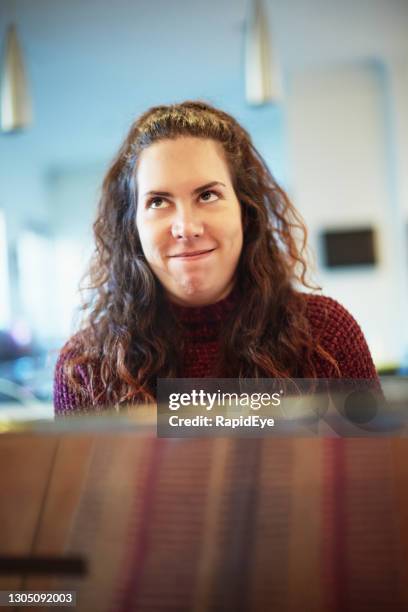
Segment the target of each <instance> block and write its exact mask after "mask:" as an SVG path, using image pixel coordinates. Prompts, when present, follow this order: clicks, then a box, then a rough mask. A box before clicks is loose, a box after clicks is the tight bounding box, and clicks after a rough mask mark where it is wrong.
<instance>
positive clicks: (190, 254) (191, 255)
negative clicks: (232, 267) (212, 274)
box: [170, 248, 215, 260]
mask: <svg viewBox="0 0 408 612" xmlns="http://www.w3.org/2000/svg"><path fill="white" fill-rule="evenodd" d="M213 251H215V248H214V249H205V250H201V251H185V252H184V253H177V254H176V255H170V258H171V259H182V260H190V259H201V258H203V257H207V255H210V254H211V253H212V252H213Z"/></svg>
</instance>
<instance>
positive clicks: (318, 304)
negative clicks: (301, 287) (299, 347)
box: [302, 293, 377, 378]
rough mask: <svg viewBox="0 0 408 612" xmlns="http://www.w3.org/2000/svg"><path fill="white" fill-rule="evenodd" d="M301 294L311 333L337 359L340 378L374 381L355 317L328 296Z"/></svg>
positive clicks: (365, 347) (373, 374) (369, 359)
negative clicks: (371, 379) (369, 379)
mask: <svg viewBox="0 0 408 612" xmlns="http://www.w3.org/2000/svg"><path fill="white" fill-rule="evenodd" d="M302 295H303V298H304V300H305V306H306V307H305V313H306V318H307V320H308V322H309V325H310V331H311V334H312V335H313V337H314V338H315V339H316V341H317V342H318V343H319V344H320V345H321V346H322V347H323V348H324V350H325V351H327V352H328V353H330V354H331V355H332V356H333V357H334V358H335V359H336V361H337V363H338V365H339V368H340V372H341V375H342V376H343V377H349V378H373V377H375V378H376V377H377V373H376V369H375V366H374V362H373V359H372V356H371V353H370V349H369V348H368V344H367V341H366V339H365V336H364V334H363V331H362V329H361V327H360V325H359V324H358V323H357V321H356V319H355V318H354V316H353V315H352V314H351V313H350V312H349V311H348V310H347V309H346V308H345V307H344V306H343V305H342V304H340V302H338V301H337V300H335V299H333V298H331V297H328V296H325V295H316V294H306V293H304V294H302Z"/></svg>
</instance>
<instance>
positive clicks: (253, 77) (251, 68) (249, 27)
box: [245, 0, 282, 105]
mask: <svg viewBox="0 0 408 612" xmlns="http://www.w3.org/2000/svg"><path fill="white" fill-rule="evenodd" d="M245 94H246V100H247V102H248V104H251V105H261V104H268V103H274V102H278V101H280V100H281V98H282V86H281V74H280V70H279V63H278V60H277V54H276V50H275V49H274V47H273V45H272V41H271V37H270V33H269V28H268V20H267V16H266V12H265V9H264V7H263V4H262V0H251V2H250V7H249V15H248V21H247V24H246V29H245Z"/></svg>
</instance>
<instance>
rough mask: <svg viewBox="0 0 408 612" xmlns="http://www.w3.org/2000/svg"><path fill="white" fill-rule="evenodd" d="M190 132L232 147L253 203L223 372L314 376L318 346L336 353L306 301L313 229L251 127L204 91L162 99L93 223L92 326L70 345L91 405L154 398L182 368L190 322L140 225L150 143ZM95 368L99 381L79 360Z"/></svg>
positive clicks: (247, 208)
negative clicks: (167, 288)
mask: <svg viewBox="0 0 408 612" xmlns="http://www.w3.org/2000/svg"><path fill="white" fill-rule="evenodd" d="M181 136H193V137H197V138H206V139H212V140H214V141H216V142H218V143H220V144H221V145H222V147H223V150H224V153H225V158H226V160H227V163H228V167H229V170H230V172H231V176H232V181H233V185H234V189H235V193H236V195H237V198H238V200H239V202H240V205H241V209H242V220H243V234H244V242H243V248H242V253H241V256H240V260H239V264H238V269H237V275H236V284H237V299H236V304H235V306H234V309H233V310H232V312H231V314H230V316H229V320H228V321H226V323H225V327H224V332H223V335H222V339H220V343H221V346H220V356H219V372H218V373H219V375H220V376H223V377H226V378H228V377H237V378H246V377H248V378H259V377H279V378H287V377H308V378H315V377H316V376H317V373H316V367H315V362H316V355H319V357H320V358H323V359H326V360H327V361H329V362H330V363H331V365H332V366H333V367H334V368H335V369H336V362H335V360H334V358H333V357H332V356H331V355H330V354H328V353H327V352H326V351H325V350H324V349H323V348H322V347H321V346H320V345H319V344H318V342H317V340H316V338H314V337H313V336H312V332H311V329H310V328H309V323H308V319H307V317H306V312H305V310H306V300H305V298H304V295H302V294H301V293H300V292H299V291H297V289H296V285H300V286H302V285H303V286H304V287H307V288H312V287H311V286H310V285H309V284H308V282H307V280H306V271H307V265H306V259H305V256H304V249H305V246H306V238H307V233H306V228H305V226H304V223H303V222H302V219H301V217H300V215H299V214H298V213H297V211H296V210H295V208H294V207H293V205H292V204H291V202H290V201H289V199H288V197H287V195H286V194H285V192H284V191H283V190H282V189H281V188H280V187H279V186H278V184H277V183H276V181H275V180H274V178H273V176H272V175H271V173H270V171H269V170H268V168H267V166H266V164H265V162H264V161H263V159H262V157H261V156H260V154H259V153H258V151H257V150H256V149H255V147H254V145H253V144H252V141H251V138H250V136H249V134H248V133H247V132H246V130H245V129H244V128H243V127H242V126H241V125H240V124H239V123H238V122H237V121H236V120H235V119H234V118H233V117H231V116H230V115H229V114H227V113H225V112H223V111H221V110H219V109H217V108H214V107H213V106H210V105H209V104H207V103H204V102H199V101H191V102H190V101H187V102H183V103H181V104H174V105H171V106H157V107H154V108H151V109H150V110H148V111H147V112H146V113H144V114H143V115H142V116H141V117H140V118H139V119H137V120H136V121H135V123H134V124H133V125H132V126H131V129H130V131H129V134H128V136H127V137H126V139H125V141H124V143H123V144H122V146H121V148H120V150H119V152H118V154H117V156H116V158H115V159H114V161H113V163H112V165H111V167H110V169H109V171H108V172H107V174H106V176H105V179H104V181H103V186H102V194H101V198H100V202H99V207H98V211H97V217H96V221H95V223H94V226H93V228H94V235H95V242H96V248H95V252H94V254H93V257H92V260H91V263H90V267H89V270H88V273H87V277H86V278H87V283H86V286H85V289H87V290H88V295H89V291H90V297H88V299H87V300H85V302H84V303H83V306H82V308H83V318H82V325H81V330H80V331H79V332H78V333H77V334H76V335H75V336H74V337H73V338H72V339H71V341H70V342H68V343H67V345H66V346H65V347H64V349H63V353H66V357H67V360H66V364H65V369H66V373H67V375H68V378H69V380H70V381H71V383H72V384H73V385H74V386H75V388H76V390H77V391H79V392H80V393H81V394H82V395H83V397H84V399H85V398H86V401H88V402H89V403H91V404H95V405H96V404H102V403H103V404H105V405H112V404H114V405H120V404H122V403H129V402H130V403H145V402H149V401H154V399H155V388H156V379H157V377H163V378H165V377H177V376H180V375H181V374H182V372H181V363H182V356H183V329H182V325H181V323H180V322H179V321H178V320H176V319H175V317H174V315H173V314H172V310H171V309H170V308H169V307H168V303H167V302H166V299H165V296H164V292H163V289H162V286H161V285H160V283H159V281H158V280H157V278H156V277H155V275H154V274H153V272H152V270H151V269H150V267H149V265H148V263H147V261H146V259H145V257H144V254H143V251H142V247H141V243H140V239H139V235H138V231H137V228H136V206H137V182H136V167H137V162H138V159H139V156H140V153H141V151H143V149H145V148H147V147H149V146H150V145H151V144H153V143H155V142H158V141H160V140H164V139H174V138H178V137H181ZM79 365H81V366H82V367H86V368H87V369H88V380H89V381H90V384H89V385H88V388H84V386H83V383H81V379H80V377H79V376H78V368H77V366H79Z"/></svg>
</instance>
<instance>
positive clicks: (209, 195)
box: [200, 191, 219, 202]
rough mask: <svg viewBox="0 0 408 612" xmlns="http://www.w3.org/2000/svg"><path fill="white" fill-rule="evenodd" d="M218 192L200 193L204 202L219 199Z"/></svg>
mask: <svg viewBox="0 0 408 612" xmlns="http://www.w3.org/2000/svg"><path fill="white" fill-rule="evenodd" d="M218 197H219V196H218V194H217V193H216V192H215V191H203V193H202V194H201V195H200V199H201V200H203V201H204V202H215V201H216V200H218Z"/></svg>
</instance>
